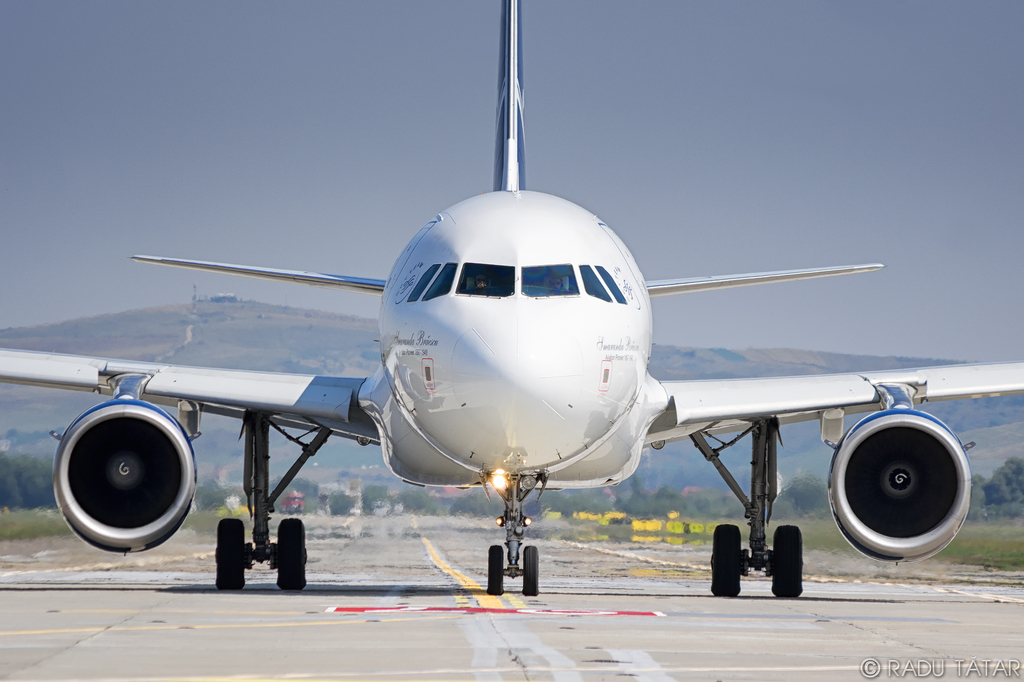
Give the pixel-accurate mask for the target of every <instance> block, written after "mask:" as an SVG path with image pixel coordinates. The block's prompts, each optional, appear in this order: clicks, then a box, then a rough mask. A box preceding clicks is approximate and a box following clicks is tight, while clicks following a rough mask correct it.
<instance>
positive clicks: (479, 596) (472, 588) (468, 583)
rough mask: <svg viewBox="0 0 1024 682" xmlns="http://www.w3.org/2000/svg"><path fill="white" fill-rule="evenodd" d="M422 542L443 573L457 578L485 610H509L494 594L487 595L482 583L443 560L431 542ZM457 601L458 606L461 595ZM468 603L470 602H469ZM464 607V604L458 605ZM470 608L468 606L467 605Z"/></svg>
mask: <svg viewBox="0 0 1024 682" xmlns="http://www.w3.org/2000/svg"><path fill="white" fill-rule="evenodd" d="M420 540H422V541H423V546H424V547H426V548H427V553H428V554H429V555H430V560H431V561H433V562H434V564H435V565H436V566H437V567H438V568H440V569H441V570H442V571H444V572H445V573H447V574H448V575H450V576H451V577H453V578H455V580H457V581H458V583H459V584H460V585H462V587H464V588H465V589H466V590H468V591H469V592H471V593H472V594H473V596H475V597H476V600H477V602H478V603H479V604H480V606H482V607H483V608H485V609H504V608H507V607H506V606H505V605H504V604H502V603H501V600H500V599H498V598H497V597H495V596H494V595H493V594H487V591H486V590H484V588H482V587H480V583H478V582H477V581H475V580H473V579H472V578H470V577H469V576H468V575H465V574H463V573H460V572H458V571H456V570H455V569H454V568H452V567H451V566H449V565H448V562H447V561H445V560H444V559H442V558H441V555H440V554H438V552H437V550H436V549H434V546H433V545H432V544H430V540H428V539H426V538H425V537H422V536H420ZM455 601H456V603H457V604H458V601H459V595H456V597H455ZM467 601H468V600H467ZM458 605H459V606H463V604H458ZM466 606H468V604H466Z"/></svg>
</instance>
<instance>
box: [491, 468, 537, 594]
mask: <svg viewBox="0 0 1024 682" xmlns="http://www.w3.org/2000/svg"><path fill="white" fill-rule="evenodd" d="M488 482H489V483H490V484H491V486H492V487H493V488H494V490H495V491H496V492H497V493H498V495H500V496H501V499H502V500H503V501H504V502H505V513H504V514H503V515H502V516H500V517H498V518H497V519H496V522H497V524H498V525H499V526H503V527H504V528H505V548H506V550H507V558H508V566H505V556H502V554H504V553H503V552H502V549H501V545H491V548H490V550H488V553H487V594H492V595H501V594H504V593H505V588H504V582H505V578H506V577H508V578H520V577H521V578H522V579H523V595H525V596H527V597H536V596H537V595H538V594H539V593H540V589H539V581H540V580H539V579H540V554H539V553H538V551H537V548H536V547H532V546H531V547H525V548H522V544H523V540H524V539H525V536H526V528H527V527H528V526H529V525H530V523H532V519H531V518H530V517H529V516H527V515H526V514H525V512H524V511H523V503H524V502H525V501H526V498H527V497H529V495H530V492H532V491H533V490H534V489H535V488H536V487H537V484H538V483H540V484H541V489H540V493H538V498H539V497H540V494H541V493H543V492H544V486H545V485H546V484H547V479H546V478H544V477H543V476H542V475H540V474H506V473H505V472H504V471H502V470H501V469H498V470H497V471H495V472H494V473H492V474H491V475H490V477H489V478H488ZM520 548H522V549H523V551H522V562H520V552H519V550H520Z"/></svg>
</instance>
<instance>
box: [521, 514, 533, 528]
mask: <svg viewBox="0 0 1024 682" xmlns="http://www.w3.org/2000/svg"><path fill="white" fill-rule="evenodd" d="M531 523H533V519H531V518H530V517H529V516H527V517H526V518H525V519H523V525H524V526H529V525H530V524H531Z"/></svg>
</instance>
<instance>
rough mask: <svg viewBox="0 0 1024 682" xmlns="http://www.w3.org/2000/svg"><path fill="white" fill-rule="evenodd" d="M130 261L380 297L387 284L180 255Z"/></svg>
mask: <svg viewBox="0 0 1024 682" xmlns="http://www.w3.org/2000/svg"><path fill="white" fill-rule="evenodd" d="M132 260H133V261H136V262H138V263H154V264H156V265H168V266H170V267H172V268H185V269H186V270H199V271H201V272H216V273H219V274H222V275H237V276H239V277H250V278H252V279H266V280H270V281H272V282H291V283H292V284H305V285H306V286H310V287H322V288H325V289H342V290H344V291H352V292H355V293H357V294H370V295H371V296H380V295H381V294H382V293H383V292H384V285H385V284H387V282H386V281H385V280H383V279H369V278H366V277H349V276H346V275H326V274H323V273H320V272H306V271H304V270H278V269H276V268H257V267H252V266H249V265H232V264H230V263H210V262H207V261H202V260H183V259H181V258H163V257H161V256H132Z"/></svg>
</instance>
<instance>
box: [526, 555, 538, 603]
mask: <svg viewBox="0 0 1024 682" xmlns="http://www.w3.org/2000/svg"><path fill="white" fill-rule="evenodd" d="M539 581H540V552H538V551H537V548H536V547H534V546H532V545H531V546H530V547H526V548H525V549H523V596H525V597H536V596H537V595H538V594H540V589H539V585H538V583H539Z"/></svg>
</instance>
